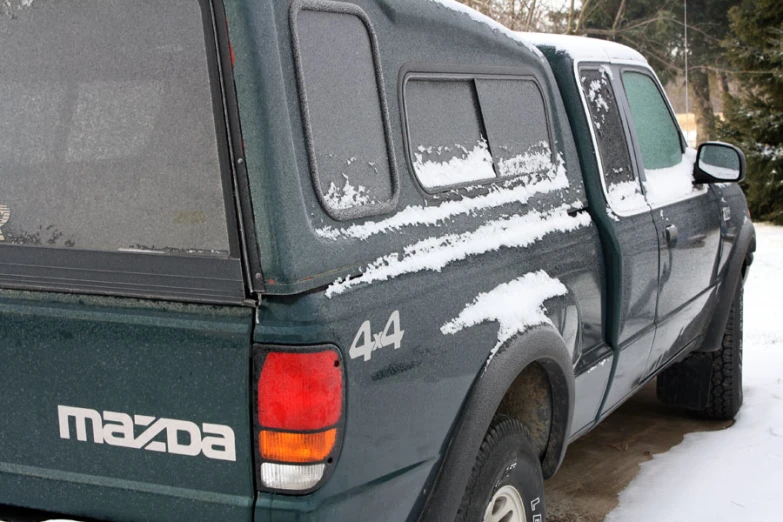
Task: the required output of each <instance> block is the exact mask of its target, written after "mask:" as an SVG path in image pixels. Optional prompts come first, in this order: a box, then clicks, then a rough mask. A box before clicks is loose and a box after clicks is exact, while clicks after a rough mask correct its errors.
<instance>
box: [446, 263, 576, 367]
mask: <svg viewBox="0 0 783 522" xmlns="http://www.w3.org/2000/svg"><path fill="white" fill-rule="evenodd" d="M567 293H568V289H567V288H566V287H565V285H564V284H563V283H561V282H560V281H559V280H557V279H554V278H552V277H550V276H549V275H548V274H547V273H546V272H544V271H543V270H539V271H538V272H530V273H528V274H525V275H523V276H522V277H520V278H518V279H514V280H513V281H511V282H509V283H504V284H502V285H500V286H498V287H496V288H495V289H493V290H490V291H489V292H485V293H482V294H479V295H478V296H477V297H476V298H475V299H474V300H473V302H471V303H470V304H468V305H467V306H466V307H465V308H464V309H463V310H462V312H461V313H460V314H459V316H457V317H456V318H455V319H453V320H451V321H449V322H447V323H446V324H444V325H443V326H442V327H441V328H440V331H441V333H443V335H453V334H456V333H457V332H460V331H462V330H464V329H465V328H470V327H471V326H476V325H478V324H481V323H485V322H490V321H497V322H498V324H499V325H500V327H499V328H498V342H497V344H496V345H495V346H494V348H492V351H491V352H490V354H489V358H488V359H487V364H489V362H490V361H491V360H492V358H493V357H494V356H495V354H496V353H497V351H498V349H500V347H501V346H503V344H504V343H505V342H506V341H508V340H509V339H511V338H512V337H513V336H515V335H517V334H521V333H524V332H525V331H526V330H527V329H528V328H530V327H531V326H536V325H539V324H544V323H550V324H551V321H550V320H549V318H548V317H547V316H546V308H544V301H546V300H547V299H551V298H552V297H557V296H560V295H565V294H567Z"/></svg>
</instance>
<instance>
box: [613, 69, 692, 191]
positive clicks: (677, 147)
mask: <svg viewBox="0 0 783 522" xmlns="http://www.w3.org/2000/svg"><path fill="white" fill-rule="evenodd" d="M623 84H624V85H625V91H626V96H627V97H628V104H629V105H630V107H631V116H632V120H633V125H634V128H635V129H636V136H637V140H638V142H639V149H641V153H642V160H643V162H644V174H645V177H646V178H647V180H646V181H645V184H644V188H645V192H646V194H647V201H648V202H649V203H650V204H651V205H653V206H660V205H663V204H666V203H669V202H672V201H677V200H679V199H682V198H685V197H688V196H690V195H692V194H696V193H699V192H701V191H702V189H701V188H700V187H697V186H694V184H693V164H694V163H695V161H696V151H695V150H693V149H690V148H688V149H685V150H683V149H682V142H681V139H680V133H679V130H678V129H677V127H676V126H675V124H674V119H673V118H672V115H671V112H669V108H668V106H667V105H666V101H665V99H664V98H663V95H662V94H661V91H659V90H658V87H657V86H656V84H655V81H654V80H653V79H652V77H651V76H648V75H646V74H643V73H638V72H632V71H626V72H624V73H623Z"/></svg>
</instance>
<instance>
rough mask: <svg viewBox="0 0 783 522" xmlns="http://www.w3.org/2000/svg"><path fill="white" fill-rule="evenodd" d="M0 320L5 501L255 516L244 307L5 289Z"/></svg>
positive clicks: (0, 469)
mask: <svg viewBox="0 0 783 522" xmlns="http://www.w3.org/2000/svg"><path fill="white" fill-rule="evenodd" d="M126 303H133V304H135V307H129V306H123V305H125V304H126ZM0 324H2V328H0V361H2V364H0V382H2V384H3V392H2V394H0V419H2V429H1V430H0V504H10V505H16V506H25V507H31V508H36V509H45V510H47V511H51V512H56V513H63V514H68V515H70V516H74V517H89V518H96V519H110V520H160V521H172V520H188V521H193V520H210V521H214V520H221V521H232V520H250V518H251V507H252V502H253V498H254V491H253V478H252V455H251V449H252V442H251V440H250V437H251V428H250V425H249V407H248V404H249V389H250V386H249V373H250V368H249V339H250V328H251V325H252V311H251V310H250V309H243V308H231V307H213V306H202V305H179V304H158V305H147V306H146V307H145V306H144V305H143V304H142V303H140V302H139V301H133V300H121V299H114V298H97V297H95V298H77V297H68V296H58V295H55V294H33V293H29V294H28V293H13V292H9V291H3V292H2V293H1V294H0Z"/></svg>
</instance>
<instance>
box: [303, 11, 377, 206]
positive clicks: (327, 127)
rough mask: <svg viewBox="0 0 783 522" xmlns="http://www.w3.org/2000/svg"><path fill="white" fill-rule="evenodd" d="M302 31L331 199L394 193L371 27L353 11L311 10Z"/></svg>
mask: <svg viewBox="0 0 783 522" xmlns="http://www.w3.org/2000/svg"><path fill="white" fill-rule="evenodd" d="M297 35H298V39H299V42H298V43H299V49H298V52H299V60H300V64H301V68H302V71H301V72H302V75H303V80H304V87H305V92H306V96H307V106H306V110H307V114H308V118H309V123H310V132H311V133H312V134H311V136H310V140H311V143H310V146H311V148H312V152H313V155H314V158H311V159H313V160H314V161H315V166H314V167H315V172H316V178H317V180H318V184H319V185H320V187H319V188H320V190H321V193H322V195H323V196H324V200H325V201H326V204H327V205H328V206H329V207H330V208H332V209H337V210H345V209H349V208H352V207H360V206H362V205H366V204H371V203H379V202H384V201H388V200H389V199H391V197H392V178H391V173H390V169H389V155H388V150H387V142H386V134H385V131H384V123H383V116H382V112H381V111H382V109H381V104H380V98H379V94H378V93H379V91H378V82H377V79H376V75H375V65H374V59H373V52H372V47H371V43H370V36H369V34H368V32H367V27H366V26H365V25H364V23H363V22H362V20H361V19H360V18H358V17H356V16H353V15H348V14H338V13H329V12H320V11H307V10H304V11H300V12H299V14H298V15H297Z"/></svg>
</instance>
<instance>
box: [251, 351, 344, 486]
mask: <svg viewBox="0 0 783 522" xmlns="http://www.w3.org/2000/svg"><path fill="white" fill-rule="evenodd" d="M256 355H257V356H258V357H259V360H260V361H263V362H262V363H261V367H260V371H258V374H257V375H258V379H257V381H256V384H257V386H256V390H257V393H256V399H257V414H258V417H257V420H258V422H257V429H258V431H257V434H256V436H257V438H256V440H257V441H258V457H259V459H260V465H259V466H258V467H257V470H258V472H259V482H260V484H262V485H263V486H265V487H266V488H269V489H274V490H286V491H310V490H312V489H313V488H314V487H316V486H317V485H318V484H319V483H321V482H322V480H323V478H324V477H325V476H326V472H327V470H328V469H329V466H330V465H332V464H333V462H334V456H335V453H336V451H337V449H338V447H339V440H340V437H341V436H342V434H341V431H342V428H341V419H342V416H343V396H344V393H343V371H342V365H341V363H340V355H339V353H338V352H337V351H336V350H333V349H329V348H325V349H321V350H314V351H278V350H275V349H270V350H269V351H266V350H265V351H259V352H257V354H256Z"/></svg>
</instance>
